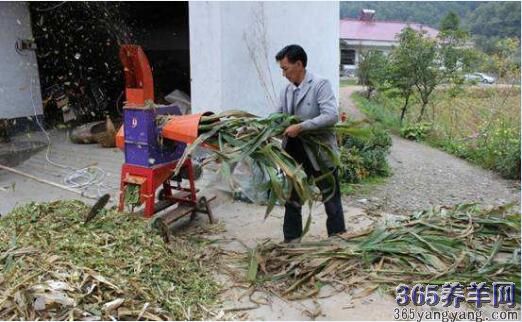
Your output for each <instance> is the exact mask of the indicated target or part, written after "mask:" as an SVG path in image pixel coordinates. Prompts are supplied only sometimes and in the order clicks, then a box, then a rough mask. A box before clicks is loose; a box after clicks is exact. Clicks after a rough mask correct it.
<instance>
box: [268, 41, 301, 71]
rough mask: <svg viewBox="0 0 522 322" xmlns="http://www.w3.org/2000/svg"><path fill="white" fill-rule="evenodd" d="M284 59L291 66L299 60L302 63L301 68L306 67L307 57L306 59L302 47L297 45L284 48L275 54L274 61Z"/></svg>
mask: <svg viewBox="0 0 522 322" xmlns="http://www.w3.org/2000/svg"><path fill="white" fill-rule="evenodd" d="M285 57H286V59H288V61H289V62H291V63H292V64H295V63H296V62H297V61H298V60H300V61H301V62H302V63H303V67H306V62H307V60H308V57H306V52H305V51H304V49H303V47H301V46H299V45H288V46H286V47H285V48H283V49H281V50H280V51H279V52H278V53H277V55H276V56H275V59H276V61H280V60H283V58H285Z"/></svg>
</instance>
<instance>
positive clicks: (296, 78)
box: [275, 45, 308, 84]
mask: <svg viewBox="0 0 522 322" xmlns="http://www.w3.org/2000/svg"><path fill="white" fill-rule="evenodd" d="M275 59H276V61H277V62H278V63H279V66H280V67H281V69H282V70H283V76H284V77H286V78H287V79H288V80H289V81H290V82H292V83H294V84H300V83H301V82H302V81H303V79H304V75H305V71H306V62H307V60H308V58H307V56H306V52H305V51H304V49H303V48H302V47H301V46H299V45H288V46H286V47H285V48H283V49H281V50H280V51H279V52H278V53H277V55H276V57H275Z"/></svg>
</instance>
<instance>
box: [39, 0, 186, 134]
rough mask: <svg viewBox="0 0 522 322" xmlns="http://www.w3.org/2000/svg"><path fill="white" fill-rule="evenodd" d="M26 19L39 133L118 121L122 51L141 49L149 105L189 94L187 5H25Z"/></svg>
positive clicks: (135, 3) (91, 3)
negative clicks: (36, 81) (149, 84)
mask: <svg viewBox="0 0 522 322" xmlns="http://www.w3.org/2000/svg"><path fill="white" fill-rule="evenodd" d="M30 12H31V23H32V31H33V35H34V39H35V42H36V46H37V49H36V54H37V60H38V66H39V74H40V84H41V91H42V99H43V104H44V123H45V125H46V127H48V128H49V127H54V126H57V125H59V124H67V125H68V126H74V125H78V124H82V123H85V122H89V121H96V120H103V119H104V118H105V116H106V115H110V116H111V118H113V119H117V118H119V117H120V116H121V108H122V106H123V101H124V97H123V89H124V79H123V67H122V65H121V63H120V61H119V58H118V52H119V46H120V45H121V44H137V45H140V46H142V48H143V49H144V51H145V53H146V55H147V57H148V59H149V63H150V65H151V67H152V70H153V76H154V82H155V84H154V87H155V100H156V103H160V104H161V103H166V102H165V101H164V100H163V97H164V96H165V95H167V94H169V93H170V92H172V91H174V90H176V89H177V90H181V91H183V92H184V93H186V94H188V95H190V55H189V25H188V3H187V2H59V3H57V2H31V3H30ZM64 102H67V104H66V107H64V105H65V103H64ZM65 110H67V111H65ZM70 110H72V111H73V113H71V112H70Z"/></svg>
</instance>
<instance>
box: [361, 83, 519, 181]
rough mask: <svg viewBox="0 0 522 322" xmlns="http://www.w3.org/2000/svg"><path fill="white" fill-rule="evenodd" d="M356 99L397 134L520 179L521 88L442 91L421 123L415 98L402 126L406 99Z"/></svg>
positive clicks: (373, 117) (507, 176)
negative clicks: (402, 110) (401, 112)
mask: <svg viewBox="0 0 522 322" xmlns="http://www.w3.org/2000/svg"><path fill="white" fill-rule="evenodd" d="M353 97H354V100H355V102H356V104H357V106H358V107H359V108H360V109H361V110H362V111H364V112H365V113H366V114H367V115H368V117H369V118H370V119H372V120H374V121H376V122H379V123H381V124H383V125H384V126H385V127H387V128H389V129H390V130H391V131H392V132H393V133H396V134H403V135H405V136H408V137H409V138H412V139H415V140H424V141H425V142H427V143H428V144H430V145H432V146H434V147H437V148H440V149H442V150H444V151H447V152H448V153H451V154H453V155H456V156H458V157H461V158H464V159H466V160H468V161H470V162H473V163H475V164H477V165H479V166H482V167H484V168H486V169H491V170H494V171H496V172H498V173H499V174H501V175H502V176H503V177H505V178H510V179H520V87H519V86H507V87H464V88H462V89H461V90H460V91H458V92H455V91H454V90H449V89H438V90H436V91H435V92H434V93H433V95H432V100H431V103H430V104H429V105H428V107H427V110H426V114H425V118H424V120H423V122H424V123H419V122H417V117H418V113H419V110H420V103H419V101H418V99H416V98H413V100H412V104H411V105H410V107H409V110H408V112H407V113H406V115H405V120H404V124H403V126H402V127H401V125H400V122H399V115H400V108H401V106H402V101H401V100H400V99H398V98H396V97H393V96H391V95H386V94H382V93H381V94H378V95H377V96H376V97H375V98H372V99H371V100H368V99H366V98H365V97H363V96H361V95H354V96H353ZM426 124H429V128H427V127H426Z"/></svg>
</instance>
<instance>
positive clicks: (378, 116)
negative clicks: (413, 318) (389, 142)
mask: <svg viewBox="0 0 522 322" xmlns="http://www.w3.org/2000/svg"><path fill="white" fill-rule="evenodd" d="M352 99H353V100H354V102H355V104H356V105H357V108H359V110H360V111H362V112H364V113H365V114H366V116H367V117H368V118H369V119H370V120H371V121H373V122H377V123H380V124H382V125H384V127H385V128H387V129H389V130H390V131H391V132H392V133H394V134H398V133H399V132H400V128H401V126H400V119H399V115H400V114H398V113H397V111H396V110H397V106H398V104H399V102H398V100H393V99H391V98H388V97H382V96H378V97H376V98H375V99H372V100H368V99H367V98H366V97H364V96H362V95H361V94H359V93H354V94H352Z"/></svg>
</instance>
